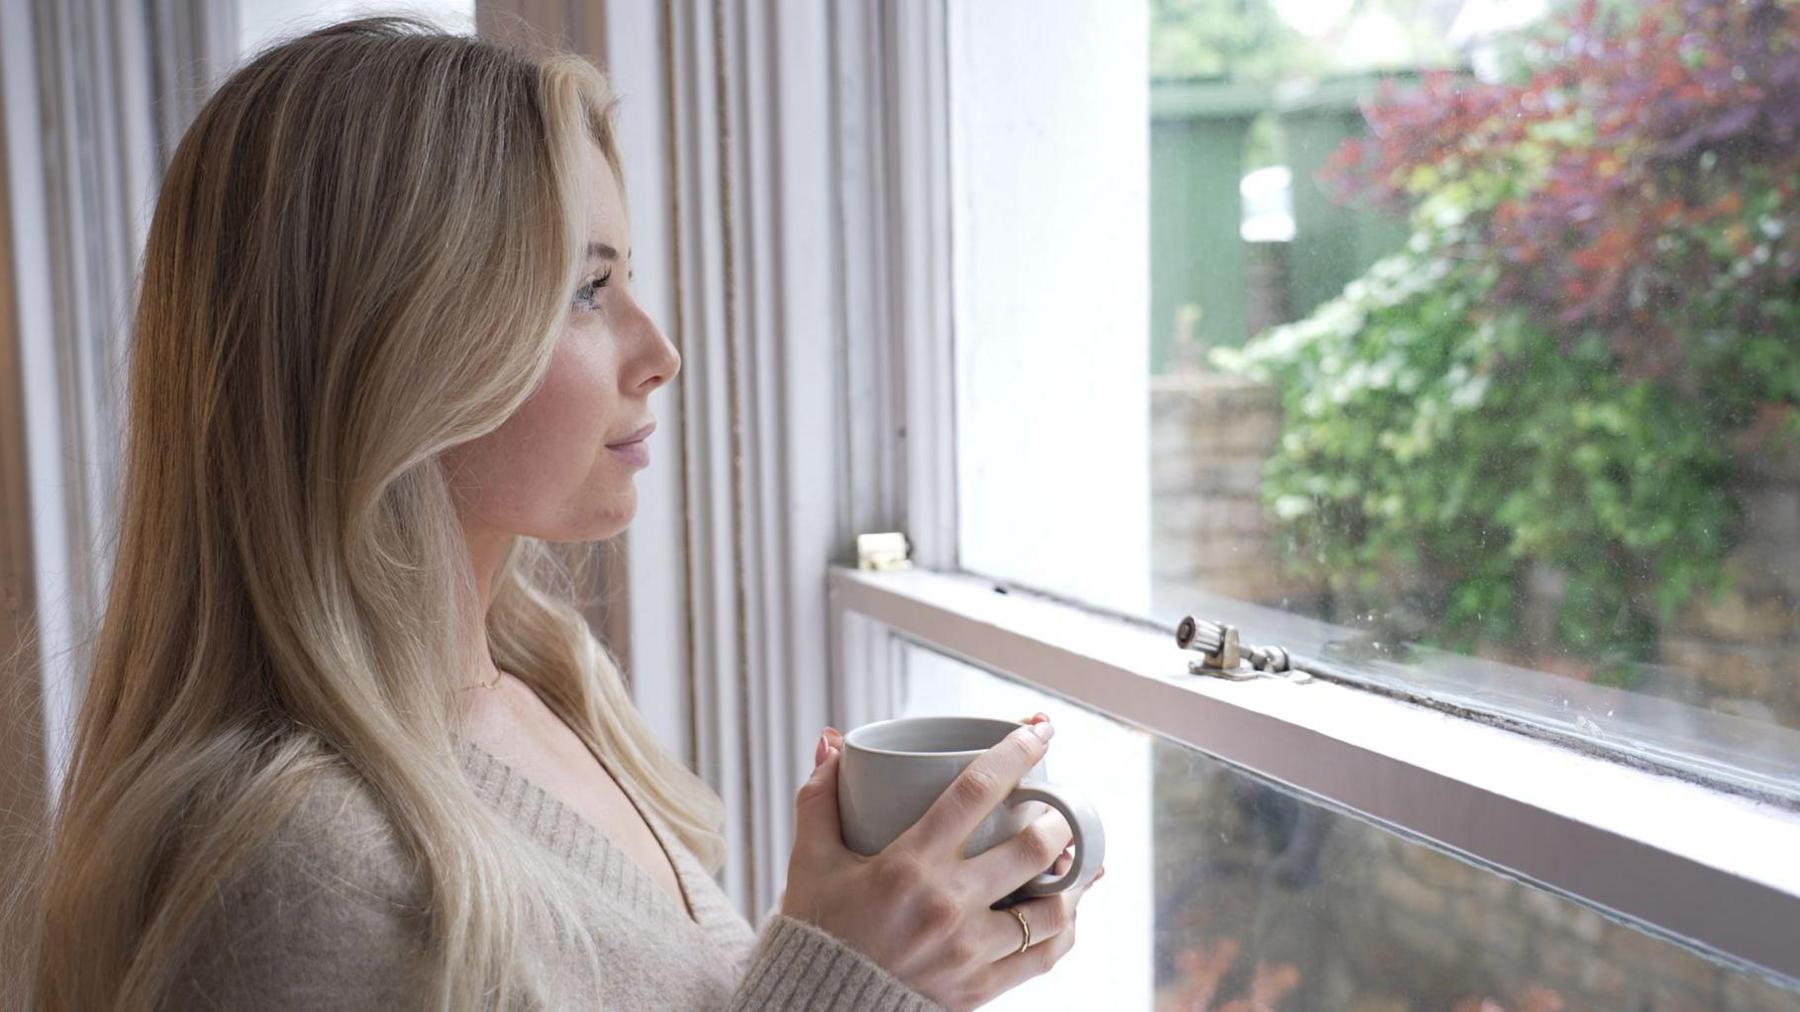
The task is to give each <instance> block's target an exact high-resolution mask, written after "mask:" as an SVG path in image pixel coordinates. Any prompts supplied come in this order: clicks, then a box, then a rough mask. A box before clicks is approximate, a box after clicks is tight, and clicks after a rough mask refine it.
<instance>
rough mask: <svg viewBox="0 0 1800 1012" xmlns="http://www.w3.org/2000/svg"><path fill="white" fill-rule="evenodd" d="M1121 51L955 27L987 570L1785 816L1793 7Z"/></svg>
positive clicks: (1252, 31)
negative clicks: (1257, 648)
mask: <svg viewBox="0 0 1800 1012" xmlns="http://www.w3.org/2000/svg"><path fill="white" fill-rule="evenodd" d="M1131 10H1135V11H1136V13H1137V16H1136V17H1135V18H1134V17H1132V16H1130V15H1129V14H1128V13H1127V12H1126V9H1121V8H1119V7H1117V6H1116V5H1110V4H1100V3H1097V2H1072V3H1070V4H1066V5H1059V6H1057V7H1056V8H1055V16H1054V17H1050V16H1047V15H1046V14H1045V12H1044V11H1043V9H1042V8H1040V7H1039V6H1038V5H1034V4H1029V3H1023V2H1019V3H1006V2H999V3H982V4H952V12H953V13H952V17H951V18H950V23H949V32H950V42H951V45H950V52H951V56H952V59H951V71H952V126H951V148H952V152H953V177H954V179H955V180H956V181H955V183H954V184H953V189H954V191H955V193H956V199H955V201H954V202H953V222H952V228H953V232H954V233H955V236H956V243H957V247H956V250H957V256H956V259H955V264H956V266H955V283H956V286H957V291H956V293H955V298H954V304H955V305H956V306H957V313H956V321H955V322H956V330H955V333H956V340H957V343H958V357H957V363H958V369H959V371H958V375H957V384H958V389H959V393H958V408H959V414H958V418H957V426H958V450H959V460H958V471H959V476H960V478H959V504H958V505H959V511H960V514H959V515H960V517H961V544H960V545H959V550H960V558H961V562H962V564H963V566H964V567H965V568H967V569H969V570H971V571H974V572H977V573H983V574H987V575H991V576H994V577H997V578H1000V579H1004V580H1007V581H1011V582H1015V583H1019V584H1022V585H1028V586H1033V587H1037V588H1040V589H1043V590H1046V591H1050V592H1053V593H1056V594H1060V595H1064V596H1068V597H1072V598H1075V599H1078V600H1080V601H1083V602H1087V603H1090V604H1094V605H1099V606H1102V607H1105V608H1110V609H1114V610H1119V611H1124V612H1130V613H1133V614H1139V615H1149V616H1152V617H1155V618H1156V619H1158V620H1159V621H1162V622H1166V623H1168V624H1169V626H1170V627H1171V629H1172V628H1173V625H1174V623H1175V622H1176V621H1177V620H1178V619H1179V618H1180V617H1181V616H1182V615H1184V614H1196V615H1198V616H1199V617H1202V618H1211V619H1214V620H1218V621H1227V622H1231V623H1233V624H1237V625H1239V626H1240V628H1241V631H1242V633H1243V635H1244V637H1245V638H1246V639H1247V640H1249V641H1252V642H1259V643H1264V642H1266V643H1275V644H1277V645H1282V646H1287V647H1289V649H1290V650H1293V651H1295V652H1297V653H1301V654H1304V655H1305V656H1306V657H1307V658H1308V659H1309V660H1310V661H1312V662H1314V663H1315V664H1317V665H1319V666H1321V667H1328V668H1330V669H1331V671H1332V672H1333V673H1336V674H1338V675H1339V676H1341V677H1345V678H1351V679H1353V680H1359V681H1367V682H1369V683H1371V684H1375V685H1378V686H1394V687H1398V688H1400V689H1402V690H1404V691H1408V692H1411V691H1416V690H1417V689H1419V688H1421V687H1423V688H1425V689H1427V690H1428V691H1429V692H1431V693H1433V694H1436V695H1442V696H1445V697H1451V699H1452V701H1454V702H1456V703H1458V704H1459V705H1460V704H1470V705H1476V706H1480V707H1484V708H1491V709H1498V710H1503V711H1507V712H1509V713H1514V714H1519V715H1523V716H1525V717H1528V718H1529V719H1531V720H1533V721H1536V722H1539V723H1543V724H1546V725H1550V726H1552V727H1553V728H1554V729H1555V730H1557V731H1559V732H1562V733H1565V734H1568V735H1571V736H1575V737H1580V738H1585V739H1589V740H1592V741H1596V742H1603V743H1606V744H1609V745H1614V746H1628V747H1631V748H1634V749H1642V750H1649V751H1652V752H1659V753H1662V754H1665V755H1667V756H1669V757H1671V758H1675V757H1680V759H1681V761H1684V762H1687V763H1690V764H1692V763H1698V764H1701V765H1703V766H1705V767H1706V768H1707V769H1708V770H1710V771H1712V772H1715V773H1717V774H1718V775H1719V776H1721V777H1722V778H1724V779H1727V780H1732V781H1735V782H1738V783H1740V784H1742V785H1744V786H1746V787H1748V788H1752V789H1755V790H1758V791H1762V792H1772V793H1779V794H1786V795H1790V796H1792V795H1794V794H1796V793H1800V765H1797V764H1800V758H1797V757H1800V734H1797V733H1796V729H1800V606H1797V605H1800V412H1797V411H1796V410H1795V406H1796V404H1797V403H1800V184H1796V182H1795V181H1796V179H1800V5H1795V4H1792V3H1783V2H1780V0H1629V2H1627V0H1589V2H1581V3H1576V2H1560V0H1529V2H1519V3H1496V2H1490V0H1448V2H1446V0H1147V5H1146V6H1143V7H1136V8H1131ZM1141 183H1143V184H1147V185H1141ZM1284 637H1291V640H1289V639H1284Z"/></svg>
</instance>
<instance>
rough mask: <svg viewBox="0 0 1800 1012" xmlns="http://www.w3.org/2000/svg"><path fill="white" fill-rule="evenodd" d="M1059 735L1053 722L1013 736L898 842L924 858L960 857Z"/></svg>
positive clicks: (960, 776) (973, 768)
mask: <svg viewBox="0 0 1800 1012" xmlns="http://www.w3.org/2000/svg"><path fill="white" fill-rule="evenodd" d="M1054 733H1055V731H1054V729H1053V728H1052V727H1051V725H1050V722H1049V721H1040V722H1039V723H1036V724H1033V725H1031V726H1029V727H1021V728H1017V729H1015V730H1013V731H1012V733H1010V734H1008V735H1007V736H1006V737H1005V738H1003V739H1001V740H1000V743H999V744H998V745H995V746H994V747H993V748H990V749H988V750H987V751H986V752H983V753H982V754H981V755H980V756H978V757H976V759H975V761H974V762H972V763H970V764H969V766H968V768H967V769H965V770H963V771H962V772H961V773H960V774H958V775H957V777H956V779H955V780H952V781H951V782H950V786H949V787H947V788H945V789H944V793H943V794H941V795H939V796H938V799H937V800H936V801H934V802H932V804H931V807H930V808H929V809H927V810H926V812H925V815H924V816H923V817H922V818H920V819H919V821H918V822H916V823H914V824H913V825H912V826H911V827H909V828H908V829H907V830H906V832H904V833H902V834H900V838H899V840H897V841H895V842H896V843H899V844H901V845H902V846H904V847H907V848H910V849H915V850H917V851H919V852H921V853H943V852H946V851H948V852H952V853H956V854H961V853H962V846H963V842H964V841H965V840H967V839H968V838H969V834H970V833H972V832H974V831H975V827H976V826H978V825H980V824H981V820H982V819H985V818H987V815H988V813H989V812H991V811H993V810H994V809H995V808H996V807H997V806H998V805H999V804H1000V802H1002V801H1004V800H1006V796H1007V795H1008V794H1011V793H1012V792H1013V789H1014V788H1016V787H1018V786H1019V780H1020V778H1022V777H1023V776H1024V775H1025V773H1026V771H1027V770H1029V769H1031V768H1032V767H1033V766H1035V765H1037V764H1038V762H1039V761H1040V760H1042V759H1043V758H1044V753H1045V752H1046V751H1048V749H1049V746H1050V736H1051V735H1052V734H1054ZM1055 856H1056V855H1055V854H1054V853H1052V854H1051V855H1049V856H1048V857H1047V858H1046V859H1045V861H1044V864H1043V865H1042V866H1041V867H1048V866H1049V864H1050V862H1051V861H1052V860H1054V859H1055Z"/></svg>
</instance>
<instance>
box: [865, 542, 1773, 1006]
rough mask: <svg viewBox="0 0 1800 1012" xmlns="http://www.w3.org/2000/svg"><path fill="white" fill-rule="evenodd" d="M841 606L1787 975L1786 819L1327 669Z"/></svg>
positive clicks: (1047, 603) (1025, 617) (1130, 628)
mask: <svg viewBox="0 0 1800 1012" xmlns="http://www.w3.org/2000/svg"><path fill="white" fill-rule="evenodd" d="M831 588H832V594H833V597H834V598H835V599H836V601H837V604H838V606H840V607H846V608H850V609H853V610H854V611H856V612H858V613H861V614H864V615H867V616H869V617H871V618H873V619H876V620H877V621H880V622H883V623H885V624H887V625H889V626H891V627H893V628H895V629H896V630H897V631H899V632H900V633H902V634H904V635H907V636H909V637H912V638H915V639H918V640H920V641H922V642H925V643H927V644H928V645H931V646H933V647H935V648H937V649H939V650H943V651H945V652H948V653H950V654H953V655H956V656H959V657H961V658H963V659H965V660H967V661H969V662H971V663H974V664H977V665H980V666H983V667H986V668H990V669H993V670H997V671H999V672H1002V673H1005V674H1009V675H1011V676H1013V677H1017V678H1022V679H1025V680H1027V681H1030V682H1033V683H1036V684H1038V685H1040V686H1042V687H1043V688H1045V689H1048V690H1050V691H1053V692H1056V693H1058V694H1060V695H1063V696H1066V697H1068V698H1071V699H1073V700H1076V701H1078V702H1080V703H1081V704H1083V705H1085V706H1089V707H1092V708H1094V709H1096V710H1100V711H1102V712H1105V713H1107V714H1109V715H1111V716H1114V717H1116V718H1118V719H1120V720H1124V721H1128V722H1130V723H1133V724H1137V725H1139V726H1141V727H1144V728H1146V729H1149V730H1152V731H1155V732H1157V733H1160V734H1163V735H1166V736H1168V737H1170V738H1172V739H1175V740H1177V741H1180V742H1182V743H1183V744H1186V745H1188V746H1191V747H1194V748H1197V749H1201V750H1203V751H1205V752H1208V753H1210V754H1212V755H1215V756H1217V757H1219V758H1221V759H1223V760H1225V761H1227V762H1231V763H1234V764H1237V765H1240V766H1243V767H1245V768H1248V769H1250V770H1252V771H1254V772H1257V773H1259V774H1262V775H1264V776H1267V777H1270V778H1272V779H1275V780H1278V781H1281V782H1283V783H1285V784H1288V785H1289V786H1292V787H1294V788H1296V789H1299V790H1302V791H1305V792H1307V793H1309V794H1312V795H1315V796H1317V797H1319V798H1321V799H1323V800H1325V801H1327V802H1329V803H1332V804H1335V805H1338V806H1341V807H1343V808H1347V809H1350V810H1352V811H1355V812H1357V813H1360V814H1362V815H1365V816H1367V817H1370V818H1373V819H1376V820H1378V821H1380V822H1383V823H1386V824H1388V825H1390V826H1392V827H1394V828H1396V829H1398V830H1400V831H1403V832H1407V833H1411V834H1414V835H1417V836H1420V837H1423V838H1425V839H1427V840H1430V841H1432V842H1434V843H1436V844H1438V845H1440V846H1443V847H1446V848H1448V849H1451V850H1453V851H1457V852H1460V853H1462V854H1464V855H1467V856H1469V857H1471V858H1474V859H1476V860H1479V861H1483V862H1485V863H1488V864H1491V865H1494V866H1496V867H1498V868H1501V869H1505V870H1507V871H1509V872H1511V873H1513V874H1516V875H1518V876H1520V877H1522V878H1525V879H1527V880H1530V881H1533V882H1535V883H1537V884H1540V885H1543V886H1545V887H1548V888H1552V889H1556V890H1559V891H1562V892H1566V893H1568V894H1570V895H1573V896H1575V897H1577V898H1579V899H1581V900H1583V901H1585V902H1588V903H1591V904H1593V905H1595V906H1598V907H1601V908H1604V909H1609V910H1612V911H1615V912H1617V913H1618V914H1621V915H1624V916H1627V917H1630V918H1633V919H1637V920H1641V921H1643V922H1646V923H1648V924H1651V925H1658V926H1661V927H1662V928H1665V929H1667V930H1669V931H1672V932H1675V933H1677V934H1679V935H1681V936H1683V937H1685V938H1686V939H1689V940H1693V941H1694V942H1695V943H1696V944H1698V945H1699V946H1700V947H1701V948H1704V949H1707V950H1710V951H1711V952H1712V953H1714V954H1716V955H1722V956H1725V957H1727V958H1736V959H1738V960H1742V961H1747V962H1749V963H1752V964H1755V965H1758V966H1761V967H1764V968H1767V969H1768V970H1772V971H1774V972H1776V973H1779V974H1783V975H1786V976H1788V977H1793V978H1796V979H1800V951H1797V950H1796V949H1795V948H1794V947H1793V946H1792V945H1791V944H1788V939H1790V938H1791V937H1792V936H1791V934H1790V933H1789V929H1790V926H1791V925H1794V924H1796V923H1800V865H1796V864H1795V863H1794V862H1793V860H1792V855H1793V854H1795V853H1800V814H1797V813H1795V812H1792V811H1789V810H1785V809H1783V808H1781V807H1778V806H1775V805H1771V804H1768V803H1765V802H1761V801H1757V800H1754V799H1751V798H1746V797H1742V796H1738V795H1734V794H1730V793H1726V792H1723V791H1719V790H1716V789H1713V788H1710V787H1707V786H1703V785H1700V784H1697V783H1693V782H1690V781H1687V780H1682V779H1679V778H1677V777H1673V776H1668V775H1664V774H1661V773H1656V772H1651V771H1647V770H1644V769H1640V768H1635V767H1633V766H1631V765H1628V764H1626V763H1623V762H1618V761H1613V760H1611V759H1609V758H1602V757H1600V756H1598V755H1593V754H1588V753H1586V752H1581V751H1576V750H1574V749H1571V748H1568V747H1566V746H1563V745H1558V744H1555V743H1553V742H1550V741H1546V740H1544V739H1542V738H1538V737H1533V736H1528V735H1524V734H1519V733H1516V732H1513V731H1509V730H1505V729H1503V728H1500V727H1495V726H1492V725H1489V724H1484V723H1480V722H1476V721H1472V720H1468V719H1465V718H1460V717H1456V716H1453V715H1451V714H1449V713H1446V712H1443V711H1442V710H1439V709H1434V708H1431V707H1426V706H1421V705H1417V704H1412V703H1407V702H1403V701H1400V700H1397V699H1393V698H1390V697H1387V696H1383V695H1380V694H1377V693H1373V692H1368V691H1363V690H1360V689H1356V688H1351V687H1347V686H1345V685H1340V684H1334V683H1332V682H1330V681H1326V680H1322V679H1316V680H1314V681H1312V682H1310V683H1307V684H1304V685H1296V684H1292V683H1289V682H1286V681H1281V680H1275V679H1255V680H1251V681H1244V682H1234V681H1226V680H1222V679H1216V678H1210V677H1206V676H1197V675H1191V674H1188V673H1187V661H1188V660H1189V659H1190V658H1191V657H1193V656H1195V655H1192V654H1189V653H1186V652H1183V651H1181V650H1180V649H1178V648H1177V647H1176V646H1175V643H1174V637H1173V635H1172V632H1159V631H1156V630H1154V629H1151V628H1146V627H1143V626H1138V625H1134V624H1131V623H1126V622H1120V621H1117V620H1114V619H1110V618H1107V617H1104V616H1100V615H1096V614H1093V613H1091V612H1088V611H1085V610H1083V609H1080V608H1077V607H1074V606H1071V605H1067V604H1062V603H1058V602H1055V601H1051V600H1047V599H1044V598H1041V597H1037V596H1034V595H1030V594H1027V593H1024V592H1021V591H1012V592H1010V593H996V592H995V589H994V584H993V583H992V582H991V581H987V580H983V579H978V578H975V577H971V576H966V575H951V574H944V573H935V572H929V571H924V570H917V569H914V570H903V571H897V572H884V573H876V572H863V571H858V570H853V569H844V568H836V569H834V570H833V571H832V574H831Z"/></svg>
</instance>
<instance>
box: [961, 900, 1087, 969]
mask: <svg viewBox="0 0 1800 1012" xmlns="http://www.w3.org/2000/svg"><path fill="white" fill-rule="evenodd" d="M1085 891H1086V890H1085V889H1069V890H1065V891H1063V892H1060V893H1057V894H1056V895H1054V896H1039V897H1037V898H1036V899H1029V900H1024V901H1023V902H1020V903H1016V904H1014V905H1012V906H1011V907H1008V908H1006V909H1003V910H991V911H988V912H987V913H985V914H982V915H981V920H982V923H983V936H984V937H983V939H982V952H983V953H985V954H986V955H987V959H988V962H998V961H1000V960H1002V959H1005V958H1006V957H1008V956H1010V955H1012V954H1013V953H1016V952H1018V951H1019V943H1020V942H1023V941H1024V940H1025V930H1024V929H1023V928H1021V927H1019V919H1018V918H1017V917H1014V916H1013V914H1012V912H1013V911H1014V910H1017V911H1019V912H1020V913H1022V914H1024V915H1025V923H1026V924H1029V925H1031V945H1032V947H1033V948H1035V947H1037V946H1039V945H1043V944H1044V943H1046V942H1048V941H1049V940H1050V939H1052V938H1055V937H1056V936H1057V935H1060V934H1062V933H1063V932H1064V931H1067V930H1068V929H1069V925H1071V924H1073V923H1075V905H1076V904H1077V903H1079V902H1081V896H1080V894H1081V893H1082V892H1085ZM1027 951H1030V950H1029V949H1028V950H1027Z"/></svg>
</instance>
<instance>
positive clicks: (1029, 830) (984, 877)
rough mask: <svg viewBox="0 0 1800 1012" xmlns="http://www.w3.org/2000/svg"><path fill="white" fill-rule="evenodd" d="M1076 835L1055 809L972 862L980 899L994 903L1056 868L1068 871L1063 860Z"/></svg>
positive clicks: (978, 855) (969, 869) (972, 871)
mask: <svg viewBox="0 0 1800 1012" xmlns="http://www.w3.org/2000/svg"><path fill="white" fill-rule="evenodd" d="M1074 835H1075V834H1074V831H1073V830H1071V829H1070V828H1069V823H1068V820H1067V819H1064V818H1063V815H1062V813H1061V812H1059V811H1057V810H1056V809H1054V808H1052V809H1050V810H1049V811H1046V812H1045V813H1044V814H1042V815H1040V816H1038V817H1037V818H1035V819H1033V820H1031V822H1029V823H1027V824H1026V826H1025V828H1024V829H1021V830H1019V831H1018V832H1017V833H1014V834H1013V835H1012V837H1011V838H1010V839H1007V840H1004V841H1002V842H1001V843H999V844H997V845H995V846H993V847H989V848H988V849H987V850H984V851H982V852H981V853H979V854H977V855H975V856H974V857H972V858H970V859H969V868H968V871H969V874H970V875H972V876H973V877H974V880H975V882H976V883H977V884H978V887H979V888H980V889H981V893H980V896H981V898H982V899H983V900H985V901H987V902H989V903H992V902H994V901H996V900H998V899H1000V897H1002V896H1005V895H1007V894H1008V893H1010V892H1012V891H1013V890H1014V889H1017V888H1019V887H1020V886H1022V885H1024V884H1025V883H1027V882H1029V881H1031V880H1032V879H1033V878H1036V877H1037V876H1038V875H1041V874H1043V872H1044V871H1046V870H1047V869H1050V868H1052V867H1053V866H1056V865H1063V870H1065V871H1066V870H1067V865H1066V864H1063V862H1062V860H1061V856H1062V855H1063V853H1064V852H1065V851H1066V850H1067V848H1068V847H1069V845H1070V842H1071V841H1072V840H1073V839H1074Z"/></svg>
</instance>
